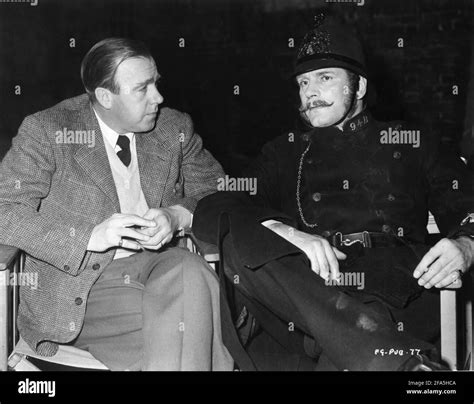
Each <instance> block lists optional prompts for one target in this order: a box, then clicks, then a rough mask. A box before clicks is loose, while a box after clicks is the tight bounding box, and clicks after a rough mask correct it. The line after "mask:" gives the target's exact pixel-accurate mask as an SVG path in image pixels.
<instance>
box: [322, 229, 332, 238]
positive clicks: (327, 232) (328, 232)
mask: <svg viewBox="0 0 474 404" xmlns="http://www.w3.org/2000/svg"><path fill="white" fill-rule="evenodd" d="M330 235H331V232H330V231H329V230H324V231H323V232H322V233H321V236H323V237H329V236H330Z"/></svg>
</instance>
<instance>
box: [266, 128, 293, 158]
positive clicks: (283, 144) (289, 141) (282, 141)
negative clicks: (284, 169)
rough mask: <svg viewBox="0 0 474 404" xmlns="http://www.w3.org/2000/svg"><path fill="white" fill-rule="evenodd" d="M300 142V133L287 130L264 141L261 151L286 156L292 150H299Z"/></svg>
mask: <svg viewBox="0 0 474 404" xmlns="http://www.w3.org/2000/svg"><path fill="white" fill-rule="evenodd" d="M301 143H302V137H301V134H298V133H297V132H295V131H291V130H289V131H286V132H284V133H282V134H280V135H279V136H277V137H275V138H274V139H272V140H270V141H269V142H267V143H265V145H264V146H263V148H262V152H263V153H274V154H279V155H282V156H288V155H291V152H292V151H293V150H299V149H300V148H301Z"/></svg>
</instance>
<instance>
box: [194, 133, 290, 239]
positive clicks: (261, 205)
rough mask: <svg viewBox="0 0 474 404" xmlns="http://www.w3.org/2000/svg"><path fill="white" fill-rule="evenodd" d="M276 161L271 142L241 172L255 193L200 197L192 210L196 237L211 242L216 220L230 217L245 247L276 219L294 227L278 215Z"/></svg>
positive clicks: (222, 192) (277, 164) (277, 173)
mask: <svg viewBox="0 0 474 404" xmlns="http://www.w3.org/2000/svg"><path fill="white" fill-rule="evenodd" d="M279 170H280V168H279V159H278V156H277V153H276V149H275V146H274V143H273V142H270V143H268V144H267V145H265V146H264V148H263V149H262V152H261V154H260V156H259V157H258V158H257V159H256V160H255V161H254V162H253V163H252V164H250V166H249V167H248V168H247V169H246V170H244V175H243V176H242V177H243V178H247V179H249V180H252V181H255V184H256V187H255V192H243V191H240V192H236V191H219V192H217V193H215V194H213V195H210V196H208V197H206V198H204V199H203V200H202V201H201V202H200V203H199V204H198V207H197V209H196V214H195V216H194V222H193V230H194V231H195V234H196V235H197V237H198V238H200V239H202V240H204V241H207V242H210V243H215V242H216V237H217V231H218V218H219V217H220V215H222V214H223V213H228V214H229V215H230V221H231V223H232V224H233V230H234V234H237V237H236V239H239V240H240V239H242V240H244V239H245V240H247V245H248V247H249V248H250V247H252V248H253V246H251V244H252V242H254V241H255V240H257V239H258V238H259V237H262V232H268V231H269V230H268V229H266V228H265V227H264V226H262V225H261V223H262V222H264V221H266V220H270V219H273V220H278V221H280V222H282V223H286V224H289V225H295V223H294V219H293V218H291V217H289V216H288V215H286V214H284V213H282V212H281V209H280V206H281V203H280V192H281V188H282V184H281V182H280V180H279V179H280V176H279Z"/></svg>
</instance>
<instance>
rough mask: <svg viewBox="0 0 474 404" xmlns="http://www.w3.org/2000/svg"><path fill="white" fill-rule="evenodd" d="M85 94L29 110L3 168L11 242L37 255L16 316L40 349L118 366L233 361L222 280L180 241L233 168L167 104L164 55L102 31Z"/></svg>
mask: <svg viewBox="0 0 474 404" xmlns="http://www.w3.org/2000/svg"><path fill="white" fill-rule="evenodd" d="M81 77H82V81H83V83H84V87H85V89H86V92H87V94H83V95H80V96H78V97H75V98H71V99H67V100H65V101H63V102H61V103H59V104H58V105H55V106H54V107H52V108H49V109H47V110H44V111H41V112H38V113H35V114H33V115H30V116H28V117H26V118H25V120H24V121H23V123H22V125H21V127H20V129H19V132H18V135H17V136H16V137H15V138H14V139H13V143H12V147H11V149H10V150H9V152H8V153H7V155H6V156H5V158H4V160H3V161H2V163H1V166H0V243H3V244H9V245H13V246H16V247H19V248H21V249H22V250H24V251H25V252H26V262H25V271H26V272H33V273H37V274H38V285H37V288H35V289H32V288H28V287H22V288H21V297H20V300H21V303H20V309H19V316H18V324H19V329H20V333H21V335H22V337H23V338H24V339H25V341H26V342H27V343H28V345H30V346H31V347H32V348H33V349H34V350H36V351H37V352H38V353H40V354H42V355H46V356H50V355H53V354H55V352H56V351H57V349H58V344H74V345H75V346H77V347H80V348H83V349H87V350H89V351H90V352H91V353H92V354H93V355H94V356H95V357H96V358H97V359H99V360H101V361H102V362H103V363H104V364H106V365H107V366H108V367H109V368H110V369H112V370H125V369H128V370H232V368H233V360H232V358H231V357H230V355H229V353H228V351H227V349H226V348H225V347H224V345H223V343H222V337H221V328H220V314H219V313H220V312H219V292H218V282H217V279H216V277H215V275H214V273H213V272H212V270H211V269H210V268H209V266H208V265H207V264H206V262H205V261H203V260H202V259H201V258H200V257H198V256H197V255H195V254H191V253H189V252H187V251H185V250H184V249H181V248H177V247H171V244H170V241H172V239H173V236H174V235H175V233H176V232H178V231H180V230H183V229H187V228H190V227H191V224H192V216H193V215H192V212H193V211H194V209H195V207H196V204H197V201H198V200H199V199H201V198H202V197H204V196H206V195H208V194H210V193H212V192H214V191H215V186H216V183H217V179H218V178H219V177H222V175H223V171H222V168H221V166H220V165H219V163H217V161H216V160H215V159H214V158H213V157H212V156H211V154H210V153H209V152H208V151H206V150H205V149H204V148H203V147H202V141H201V139H200V137H199V136H198V135H197V134H195V133H194V130H193V125H192V121H191V119H190V117H189V116H188V115H187V114H184V113H181V112H178V111H175V110H172V109H169V108H163V109H160V108H159V105H160V104H161V103H162V102H163V97H162V96H161V94H160V93H159V92H158V90H157V88H156V85H155V83H156V81H157V80H158V78H159V74H158V71H157V69H156V65H155V62H154V60H153V57H152V56H151V54H150V53H149V51H148V49H146V47H145V46H144V45H143V44H141V43H140V42H137V41H132V40H128V39H121V38H109V39H105V40H103V41H101V42H99V43H97V44H96V45H94V46H93V47H92V48H91V50H89V52H88V53H87V54H86V56H85V58H84V60H83V62H82V66H81Z"/></svg>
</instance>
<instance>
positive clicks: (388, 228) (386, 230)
mask: <svg viewBox="0 0 474 404" xmlns="http://www.w3.org/2000/svg"><path fill="white" fill-rule="evenodd" d="M390 230H392V229H391V228H390V226H389V225H388V224H384V225H383V226H382V231H383V232H384V233H390Z"/></svg>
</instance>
